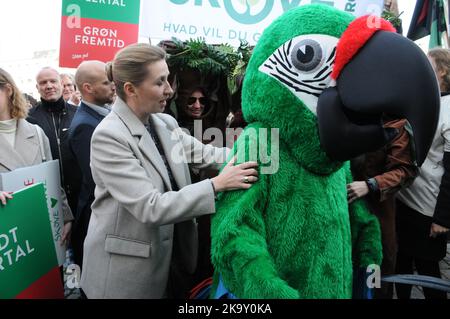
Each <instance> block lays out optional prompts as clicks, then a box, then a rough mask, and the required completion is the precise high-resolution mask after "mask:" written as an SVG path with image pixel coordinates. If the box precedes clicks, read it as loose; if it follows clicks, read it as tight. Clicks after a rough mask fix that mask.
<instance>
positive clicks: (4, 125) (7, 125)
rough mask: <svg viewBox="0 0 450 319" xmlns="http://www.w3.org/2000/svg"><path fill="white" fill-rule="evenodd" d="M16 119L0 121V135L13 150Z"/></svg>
mask: <svg viewBox="0 0 450 319" xmlns="http://www.w3.org/2000/svg"><path fill="white" fill-rule="evenodd" d="M16 131H17V119H12V120H7V121H0V135H2V136H3V137H4V138H5V139H6V141H8V143H9V144H10V145H11V146H12V147H13V148H14V145H15V143H16Z"/></svg>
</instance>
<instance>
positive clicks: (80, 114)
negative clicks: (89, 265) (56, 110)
mask: <svg viewBox="0 0 450 319" xmlns="http://www.w3.org/2000/svg"><path fill="white" fill-rule="evenodd" d="M105 67H106V65H105V63H103V62H100V61H86V62H83V63H82V64H81V65H80V66H79V67H78V70H77V73H76V75H75V81H76V84H77V86H78V88H79V90H80V92H81V95H82V102H81V105H80V107H79V108H78V110H77V113H76V114H75V117H74V118H73V121H72V125H71V126H70V130H69V145H70V149H71V151H72V153H73V155H74V156H75V158H76V160H77V162H78V166H79V167H80V169H81V175H82V185H81V191H80V195H79V198H78V205H77V211H76V214H75V223H74V227H73V233H72V248H73V252H74V260H75V263H76V264H77V265H79V266H80V267H82V265H83V244H84V239H85V237H86V234H87V230H88V226H89V220H90V217H91V204H92V202H93V201H94V191H95V183H94V180H93V179H92V173H91V168H90V156H91V138H92V134H93V133H94V130H95V128H96V127H97V125H98V124H99V123H100V122H101V121H102V120H103V118H104V117H105V116H106V115H107V114H108V113H109V111H110V110H109V105H110V104H111V103H112V102H113V100H114V96H115V86H114V83H113V82H111V81H109V80H108V77H107V75H106V70H105Z"/></svg>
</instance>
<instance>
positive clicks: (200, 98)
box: [187, 96, 207, 105]
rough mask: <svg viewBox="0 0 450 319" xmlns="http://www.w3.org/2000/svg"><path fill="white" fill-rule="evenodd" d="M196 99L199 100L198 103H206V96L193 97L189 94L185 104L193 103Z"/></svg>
mask: <svg viewBox="0 0 450 319" xmlns="http://www.w3.org/2000/svg"><path fill="white" fill-rule="evenodd" d="M197 100H198V101H199V102H200V104H202V105H205V104H206V101H207V100H206V97H193V96H191V97H190V98H188V101H187V104H188V105H193V104H194V103H195V102H197Z"/></svg>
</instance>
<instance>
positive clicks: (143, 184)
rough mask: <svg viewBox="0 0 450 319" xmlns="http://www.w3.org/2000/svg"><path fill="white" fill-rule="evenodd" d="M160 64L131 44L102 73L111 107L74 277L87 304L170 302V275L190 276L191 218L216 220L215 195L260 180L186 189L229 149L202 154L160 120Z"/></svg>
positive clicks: (158, 57)
mask: <svg viewBox="0 0 450 319" xmlns="http://www.w3.org/2000/svg"><path fill="white" fill-rule="evenodd" d="M165 57H166V56H165V52H164V51H163V50H162V49H160V48H158V47H153V46H150V45H146V44H137V45H132V46H129V47H127V48H125V49H123V50H122V51H120V52H119V53H118V54H117V55H116V57H115V60H114V62H113V63H112V64H110V65H109V66H108V68H107V73H108V77H109V79H110V80H111V81H114V82H115V84H116V91H117V95H118V99H117V101H116V102H115V104H114V106H113V108H112V111H111V113H110V114H109V115H108V116H107V117H106V118H105V119H104V120H103V121H102V122H101V123H100V125H99V126H98V127H97V129H96V130H95V132H94V134H93V137H92V143H91V169H92V176H93V178H94V181H95V183H96V189H95V201H94V203H93V204H92V216H91V220H90V224H89V230H88V234H87V237H86V240H85V244H84V262H83V273H82V278H81V287H82V289H83V290H84V292H85V294H86V296H87V297H88V298H139V299H142V298H164V297H172V296H173V294H171V291H170V290H168V278H169V269H170V268H171V267H172V268H174V267H175V268H182V271H181V272H185V273H192V272H193V271H194V270H195V266H196V260H197V258H196V256H197V245H198V240H197V229H196V226H197V225H196V222H195V219H194V218H195V217H197V216H201V215H206V214H212V213H214V212H215V193H216V192H221V191H227V190H232V189H241V188H242V189H248V188H250V187H251V185H252V183H254V182H256V181H257V175H258V173H257V171H256V165H257V164H256V163H244V164H241V165H237V166H233V164H231V165H227V167H225V168H224V170H223V171H222V173H221V174H220V175H219V176H217V177H215V178H213V179H211V180H204V181H202V182H199V183H195V184H191V180H190V174H189V167H196V168H204V167H208V166H209V167H211V166H213V167H219V165H220V163H223V162H224V161H225V159H226V158H225V157H226V155H227V153H228V150H227V149H225V148H214V147H212V146H210V145H203V144H202V143H201V142H199V141H198V140H196V139H195V138H193V137H191V136H190V135H187V134H185V133H183V132H182V131H181V130H180V129H179V127H178V124H177V122H176V120H175V119H174V118H172V117H171V116H169V115H167V114H162V111H163V110H164V108H165V107H166V104H167V102H166V101H167V100H168V99H169V97H170V96H171V95H172V94H173V91H172V88H171V87H170V84H169V83H168V76H169V70H168V67H167V64H166V61H165ZM188 164H189V165H188ZM175 224H176V227H175ZM174 229H175V231H174ZM175 284H176V283H175ZM173 288H175V289H177V286H176V285H175V286H173V285H172V289H173Z"/></svg>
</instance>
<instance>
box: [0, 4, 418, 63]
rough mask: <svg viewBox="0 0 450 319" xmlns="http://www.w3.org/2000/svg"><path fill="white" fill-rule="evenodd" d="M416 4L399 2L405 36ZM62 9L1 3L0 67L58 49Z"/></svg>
mask: <svg viewBox="0 0 450 319" xmlns="http://www.w3.org/2000/svg"><path fill="white" fill-rule="evenodd" d="M152 1H159V0H152ZM415 2H416V1H414V0H399V7H400V11H404V14H403V15H402V18H403V23H404V24H403V28H404V29H405V32H406V31H407V29H408V26H409V22H410V20H411V15H412V13H413V10H414V6H415ZM61 6H62V1H61V0H0V30H2V31H1V36H0V63H1V62H2V61H8V60H16V59H25V58H30V57H32V55H33V52H35V51H39V50H50V49H59V38H60V29H61V26H60V24H61Z"/></svg>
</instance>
